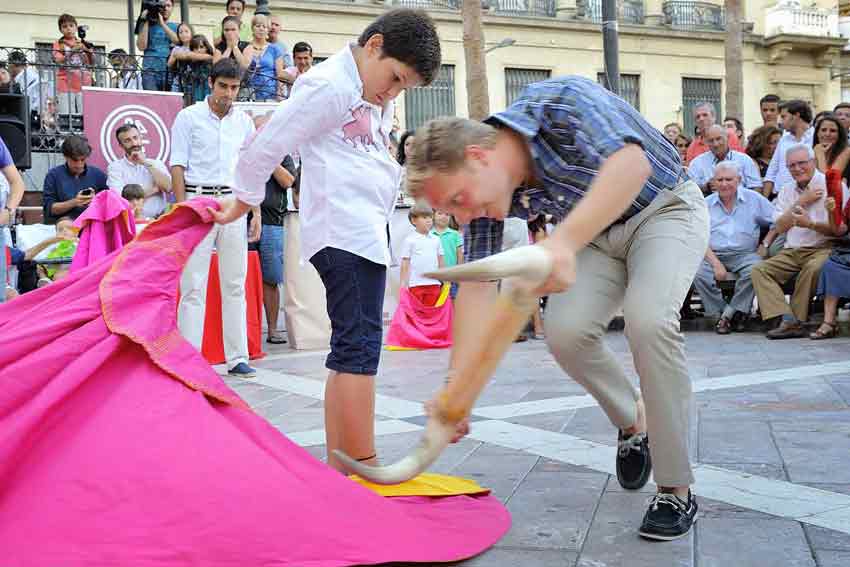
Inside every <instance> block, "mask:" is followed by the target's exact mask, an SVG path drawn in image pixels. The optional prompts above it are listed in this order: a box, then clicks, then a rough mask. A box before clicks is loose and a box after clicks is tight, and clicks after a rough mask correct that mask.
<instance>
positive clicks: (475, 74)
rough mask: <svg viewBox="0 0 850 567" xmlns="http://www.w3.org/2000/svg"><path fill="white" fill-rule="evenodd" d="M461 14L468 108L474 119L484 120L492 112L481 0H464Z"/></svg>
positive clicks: (470, 115)
mask: <svg viewBox="0 0 850 567" xmlns="http://www.w3.org/2000/svg"><path fill="white" fill-rule="evenodd" d="M461 14H462V16H463V53H464V59H465V60H466V93H467V110H468V112H469V117H470V118H472V119H473V120H483V119H485V118H486V117H487V116H488V115H489V114H490V95H489V93H488V91H487V61H486V60H485V57H486V55H485V53H484V27H483V25H482V23H481V0H463V5H462V7H461Z"/></svg>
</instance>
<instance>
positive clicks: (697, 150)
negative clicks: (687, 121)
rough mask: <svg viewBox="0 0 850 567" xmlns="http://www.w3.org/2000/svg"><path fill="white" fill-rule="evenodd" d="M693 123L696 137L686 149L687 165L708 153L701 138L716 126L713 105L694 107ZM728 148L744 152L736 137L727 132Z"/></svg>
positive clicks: (732, 133) (703, 103) (705, 104)
mask: <svg viewBox="0 0 850 567" xmlns="http://www.w3.org/2000/svg"><path fill="white" fill-rule="evenodd" d="M694 122H695V123H696V129H697V135H696V136H695V137H694V140H693V142H691V145H690V146H689V147H688V154H687V158H688V163H690V162H691V161H692V160H693V159H694V158H695V157H697V156H698V155H700V154H704V153H705V152H707V151H708V146H707V145H706V143H705V140H704V139H703V136H704V135H705V133H706V131H707V130H708V129H709V128H710V127H711V126H714V125H715V124H717V111H716V110H715V109H714V105H713V104H711V103H710V102H702V103H700V104H698V105H696V106H695V107H694ZM729 147H730V148H732V149H733V150H735V151H738V152H743V151H744V148H742V147H741V142H740V140H739V139H738V135H737V134H736V133H735V132H734V131H730V132H729Z"/></svg>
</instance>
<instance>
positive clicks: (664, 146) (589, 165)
mask: <svg viewBox="0 0 850 567" xmlns="http://www.w3.org/2000/svg"><path fill="white" fill-rule="evenodd" d="M486 122H487V123H488V124H492V125H493V126H497V127H508V128H510V129H511V130H514V131H516V132H517V133H519V134H521V135H522V136H524V137H525V138H526V140H527V142H528V147H529V150H530V151H531V157H532V161H533V163H534V173H535V177H536V178H537V179H538V180H539V181H540V184H541V185H542V187H534V188H529V187H521V188H519V189H517V190H516V192H514V196H513V204H512V206H511V210H510V213H509V216H516V217H520V218H524V219H526V220H528V221H529V223H530V224H534V223H538V224H539V225H541V226H542V225H543V224H545V223H554V224H557V223H558V222H560V221H562V220H563V219H564V218H565V217H566V216H567V214H569V212H570V210H572V208H573V207H575V206H576V204H577V203H578V202H579V201H580V200H581V199H582V197H584V195H585V193H586V192H587V190H588V188H589V187H590V184H591V183H592V182H593V179H594V178H595V177H596V174H597V172H598V171H599V168H600V167H602V163H603V162H604V161H605V160H606V159H607V158H608V157H609V156H610V155H612V154H614V153H616V152H617V151H619V150H621V149H623V147H625V146H626V145H627V144H637V145H639V146H641V147H642V148H643V150H644V151H645V152H646V157H647V159H648V160H649V163H650V165H651V166H652V174H651V175H650V177H649V179H648V180H647V182H646V184H645V185H644V186H643V189H641V191H640V193H639V194H638V196H637V197H636V198H635V200H634V201H633V202H632V204H631V206H630V207H629V208H628V209H627V210H626V212H625V213H624V214H623V216H622V217H621V219H620V220H621V221H625V220H626V219H628V218H630V217H633V216H634V215H636V214H638V213H639V212H641V211H642V210H643V209H644V208H646V206H647V205H649V204H650V203H651V202H652V200H653V199H654V198H655V197H656V195H658V193H660V192H661V191H666V190H669V189H672V188H673V187H675V186H676V185H677V184H678V183H680V182H681V181H683V180H685V179H687V174H686V173H685V172H684V169H683V167H682V162H681V160H680V159H679V154H678V152H677V151H676V148H674V147H673V145H672V144H671V143H670V142H669V141H667V139H666V138H665V137H664V136H663V135H662V134H661V132H659V131H658V130H656V129H655V128H653V127H652V126H651V125H650V124H649V123H648V122H647V121H646V119H645V118H644V117H643V116H641V114H640V113H639V112H638V111H637V110H635V109H634V108H633V107H632V106H631V105H629V103H627V102H626V101H624V100H623V99H621V98H619V97H617V96H615V95H613V94H611V93H610V92H609V91H607V90H605V89H604V88H603V87H602V86H600V85H599V84H597V83H595V82H594V81H591V80H589V79H585V78H583V77H573V76H568V77H559V78H557V79H550V80H548V81H543V82H540V83H534V84H531V85H529V86H527V87H526V88H525V89H524V90H523V92H522V94H521V95H520V96H519V98H518V99H517V100H516V101H515V102H514V103H513V104H511V106H509V107H508V108H507V109H506V110H504V111H502V112H497V113H496V114H493V115H492V116H490V117H489V118H488V119H487V120H486ZM464 249H465V256H466V259H467V261H469V260H478V259H480V258H484V257H486V256H489V255H490V254H495V253H496V252H499V251H501V249H502V222H501V221H497V220H493V219H476V220H474V221H473V222H472V223H471V224H470V225H468V226H467V227H465V230H464Z"/></svg>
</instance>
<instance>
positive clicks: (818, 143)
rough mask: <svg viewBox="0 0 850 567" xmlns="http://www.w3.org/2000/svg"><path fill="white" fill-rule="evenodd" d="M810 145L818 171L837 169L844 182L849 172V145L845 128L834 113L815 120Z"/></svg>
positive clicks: (824, 171)
mask: <svg viewBox="0 0 850 567" xmlns="http://www.w3.org/2000/svg"><path fill="white" fill-rule="evenodd" d="M812 146H813V147H814V149H815V160H816V162H817V168H818V171H820V172H822V173H826V172H827V171H828V170H830V169H837V170H838V171H840V172H841V177H843V178H844V180H845V184H846V183H847V180H848V173H850V167H848V165H850V147H848V143H847V130H846V129H845V128H844V125H843V124H841V121H840V120H838V118H837V117H836V116H835V115H832V114H827V115H826V116H824V117H823V118H821V119H820V120H818V121H817V122H815V135H814V137H813V138H812Z"/></svg>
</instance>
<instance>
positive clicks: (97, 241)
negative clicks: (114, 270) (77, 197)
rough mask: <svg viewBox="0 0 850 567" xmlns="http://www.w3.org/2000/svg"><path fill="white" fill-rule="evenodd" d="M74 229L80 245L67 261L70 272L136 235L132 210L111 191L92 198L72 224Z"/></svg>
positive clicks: (118, 246)
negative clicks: (69, 265)
mask: <svg viewBox="0 0 850 567" xmlns="http://www.w3.org/2000/svg"><path fill="white" fill-rule="evenodd" d="M74 226H75V227H77V228H79V229H80V230H81V232H80V244H79V245H78V246H77V251H76V252H75V253H74V259H73V260H72V261H71V268H70V270H69V271H70V272H75V271H77V270H79V269H81V268H85V267H86V266H88V265H89V264H91V263H93V262H95V261H97V260H99V259H101V258H103V257H104V256H108V255H109V254H111V253H112V252H115V251H116V250H119V249H120V248H121V247H123V246H124V245H125V244H127V243H128V242H130V241H131V240H133V237H135V236H136V221H135V219H134V218H133V207H132V206H131V205H130V203H128V202H127V200H126V199H124V198H122V197H121V196H120V195H118V194H116V193H115V192H114V191H112V190H107V191H101V192H100V193H98V194H97V195H95V196H94V199H92V202H91V203H89V206H88V207H87V208H86V210H85V211H84V212H83V214H81V215H80V216H79V217H77V220H75V221H74Z"/></svg>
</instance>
